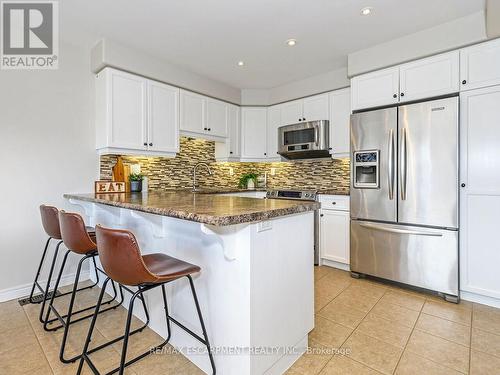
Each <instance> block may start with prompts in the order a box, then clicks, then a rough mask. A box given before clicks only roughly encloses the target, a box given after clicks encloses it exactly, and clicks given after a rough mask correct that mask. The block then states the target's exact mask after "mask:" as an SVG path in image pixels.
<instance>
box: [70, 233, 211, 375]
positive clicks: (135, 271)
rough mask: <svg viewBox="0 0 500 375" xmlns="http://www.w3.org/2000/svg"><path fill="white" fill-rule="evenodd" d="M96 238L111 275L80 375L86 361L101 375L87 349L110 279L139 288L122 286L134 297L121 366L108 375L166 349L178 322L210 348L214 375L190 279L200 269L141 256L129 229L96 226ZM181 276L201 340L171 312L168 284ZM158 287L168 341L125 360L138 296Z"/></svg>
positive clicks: (173, 260)
mask: <svg viewBox="0 0 500 375" xmlns="http://www.w3.org/2000/svg"><path fill="white" fill-rule="evenodd" d="M96 237H97V245H98V247H99V259H100V260H101V264H102V267H103V268H104V270H105V271H106V273H107V274H108V278H107V279H106V280H105V281H104V285H103V288H102V290H101V294H100V296H99V300H98V302H97V307H96V309H95V312H94V317H93V319H92V322H91V323H90V327H89V331H88V335H87V339H86V341H85V346H84V347H83V353H82V356H81V358H80V364H79V366H78V372H77V374H80V373H81V371H82V368H83V364H84V362H86V363H87V364H88V365H89V366H90V368H91V370H92V371H93V372H94V374H99V371H98V370H97V368H96V367H95V366H94V364H93V363H92V361H91V360H90V357H89V354H90V353H91V352H90V351H89V350H88V347H89V344H90V341H91V339H92V332H93V330H94V326H95V323H96V320H97V315H98V313H99V307H100V305H101V301H102V298H103V296H104V289H105V286H106V284H107V283H108V282H109V281H110V280H114V281H116V282H118V283H120V284H121V285H128V286H136V287H138V290H137V291H135V292H134V291H132V290H130V289H128V288H127V287H125V286H123V288H124V289H125V290H127V291H129V292H130V293H132V298H131V299H130V303H129V308H128V315H127V323H126V325H125V334H124V335H123V336H122V337H121V338H123V347H122V353H121V360H120V366H119V367H117V368H115V369H113V370H111V371H109V372H107V375H109V374H113V373H115V372H118V373H119V374H120V375H122V374H123V372H124V370H125V367H127V366H129V365H131V364H132V363H134V362H137V361H138V360H140V359H142V358H144V357H146V356H147V355H149V354H151V353H153V352H155V351H156V350H159V349H161V348H162V347H164V346H165V345H166V344H167V343H168V342H169V340H170V335H171V330H170V322H173V323H175V324H176V325H177V326H179V327H180V328H182V329H183V330H185V331H186V332H187V333H189V334H190V335H191V336H193V337H194V338H196V339H197V340H199V341H200V342H201V343H203V344H204V345H205V346H206V347H207V350H208V356H209V359H210V364H211V366H212V371H213V374H215V363H214V359H213V356H212V352H211V349H210V343H209V341H208V335H207V330H206V329H205V323H204V322H203V317H202V314H201V309H200V305H199V303H198V297H197V296H196V291H195V288H194V283H193V279H192V278H191V274H193V273H196V272H200V267H198V266H195V265H193V264H190V263H187V262H184V261H182V260H179V259H176V258H172V257H170V256H168V255H166V254H161V253H155V254H148V255H144V256H142V255H141V250H140V249H139V245H138V242H137V240H136V238H135V236H134V235H133V234H132V232H130V231H127V230H119V229H108V228H103V227H102V226H100V225H98V226H97V227H96ZM182 277H187V279H188V280H189V285H190V287H191V292H192V294H193V298H194V302H195V305H196V311H197V313H198V318H199V320H200V325H201V329H202V331H203V337H200V336H199V335H198V334H196V333H194V332H193V331H191V330H190V329H189V328H187V327H186V326H184V325H183V324H181V323H180V322H178V321H177V320H176V319H174V318H172V317H171V316H170V315H169V313H168V305H167V294H166V291H165V284H167V283H169V282H172V281H174V280H177V279H180V278H182ZM156 287H161V291H162V295H163V304H164V308H165V316H166V319H167V331H168V334H167V339H166V340H165V341H164V342H162V343H161V344H159V345H158V346H157V347H155V348H152V349H150V350H148V351H147V352H144V353H142V354H141V355H139V356H137V357H135V358H133V359H130V360H128V361H126V356H127V345H128V339H129V336H130V324H131V321H132V313H133V308H134V301H135V299H136V298H137V297H138V296H142V295H143V293H144V292H147V291H148V290H151V289H153V288H156Z"/></svg>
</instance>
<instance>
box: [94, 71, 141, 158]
mask: <svg viewBox="0 0 500 375" xmlns="http://www.w3.org/2000/svg"><path fill="white" fill-rule="evenodd" d="M101 79H102V80H103V82H104V81H107V86H108V87H107V89H108V90H107V92H106V94H107V95H106V98H105V101H103V102H101V103H97V105H98V106H100V105H102V104H103V103H107V104H108V110H109V113H108V115H109V117H108V121H109V123H108V125H109V127H108V129H107V130H108V137H109V138H108V142H106V141H105V142H103V143H104V144H105V145H106V146H109V147H116V148H126V149H136V150H137V149H145V148H147V136H146V131H147V125H146V80H144V79H143V78H142V77H137V76H135V75H133V74H128V73H124V72H121V71H118V70H106V71H105V72H101V73H100V74H99V75H98V80H101Z"/></svg>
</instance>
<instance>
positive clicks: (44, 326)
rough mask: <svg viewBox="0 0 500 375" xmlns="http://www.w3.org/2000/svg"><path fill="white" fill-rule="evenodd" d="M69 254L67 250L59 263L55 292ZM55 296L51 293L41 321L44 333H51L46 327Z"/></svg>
mask: <svg viewBox="0 0 500 375" xmlns="http://www.w3.org/2000/svg"><path fill="white" fill-rule="evenodd" d="M70 252H71V250H68V251H66V253H65V254H64V258H63V261H62V263H61V269H60V270H59V274H58V275H57V280H56V283H55V284H54V290H57V288H58V287H59V283H60V282H61V277H62V274H63V271H64V267H65V266H66V261H67V260H68V255H69V253H70ZM55 296H56V293H55V292H54V293H52V296H51V298H50V302H49V306H48V308H47V312H46V314H45V319H44V320H43V329H44V330H46V331H51V329H49V327H48V324H49V322H50V321H49V317H50V311H51V310H52V306H53V305H54V299H55Z"/></svg>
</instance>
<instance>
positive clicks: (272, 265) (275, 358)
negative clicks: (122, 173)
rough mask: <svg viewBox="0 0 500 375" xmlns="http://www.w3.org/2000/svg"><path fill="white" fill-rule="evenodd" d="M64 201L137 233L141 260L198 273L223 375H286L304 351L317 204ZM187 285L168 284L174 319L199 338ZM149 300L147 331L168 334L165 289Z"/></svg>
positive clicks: (174, 198)
mask: <svg viewBox="0 0 500 375" xmlns="http://www.w3.org/2000/svg"><path fill="white" fill-rule="evenodd" d="M65 198H67V199H68V200H69V201H70V202H71V203H73V204H75V205H78V206H81V207H82V208H83V210H84V213H85V215H86V216H87V217H86V219H87V220H88V223H89V225H93V226H94V225H97V224H102V225H103V226H107V227H113V228H123V229H129V230H131V231H132V232H133V233H134V234H135V235H136V237H137V240H138V241H139V244H140V247H141V249H142V251H143V253H144V254H147V253H152V252H164V253H166V254H168V255H170V256H173V257H176V258H179V259H182V260H185V261H187V262H190V263H193V264H196V265H198V266H200V267H201V270H202V271H201V272H200V273H199V274H198V275H195V277H194V282H195V285H196V288H197V292H198V298H199V300H200V304H201V308H202V311H203V315H204V319H205V324H206V326H207V331H208V334H209V338H210V341H211V345H212V348H213V350H214V357H215V363H216V366H217V373H218V374H242V375H244V374H249V375H250V374H252V375H254V374H282V373H283V372H284V371H285V370H286V369H287V368H288V367H290V366H291V364H292V363H293V362H294V361H295V360H296V359H297V358H298V357H300V356H301V355H302V353H303V352H304V351H305V350H306V348H307V335H308V333H309V332H310V331H311V330H312V328H313V326H314V303H313V302H314V301H313V299H314V295H313V289H314V287H313V280H314V275H313V241H314V210H316V209H318V208H319V203H317V202H305V201H291V200H279V199H261V198H260V199H259V198H246V197H238V196H227V195H224V194H202V193H192V192H187V191H164V192H149V193H148V194H141V193H126V194H125V193H123V194H66V195H65ZM90 274H91V275H93V273H92V272H91V273H90ZM188 288H189V285H188V281H187V280H184V279H183V280H179V281H177V282H175V283H172V284H167V291H168V298H169V307H170V310H171V315H172V316H173V317H174V318H176V319H178V320H179V321H180V322H181V323H183V324H184V325H186V326H187V327H188V328H190V329H192V330H193V331H195V332H197V333H200V331H201V330H200V328H199V322H198V318H197V315H196V311H195V308H194V304H193V300H192V296H191V294H190V292H189V289H188ZM155 292H157V293H155ZM146 302H147V305H148V309H149V311H150V315H151V323H150V327H151V328H152V329H153V330H154V331H156V332H157V333H158V334H160V335H161V336H163V337H166V324H165V317H164V313H163V310H162V303H161V294H160V292H159V291H154V290H153V291H151V292H150V293H149V295H147V296H146ZM127 303H128V300H127V299H126V300H125V302H124V306H126V304H127ZM134 311H137V312H138V317H139V318H141V319H144V317H143V316H141V315H140V312H141V309H140V308H138V309H137V310H135V309H134ZM172 328H173V330H172V338H171V341H170V342H171V344H172V345H173V346H174V347H175V348H177V349H178V350H179V351H181V352H182V353H183V354H184V355H185V356H186V357H188V358H189V359H190V360H191V361H192V362H193V363H195V364H196V365H197V366H198V367H199V368H201V369H202V370H203V371H205V372H206V373H210V363H209V360H208V356H207V355H206V354H203V351H204V346H203V345H202V344H200V343H199V342H198V341H196V340H195V339H193V338H192V337H191V336H189V335H188V334H187V333H185V332H184V331H183V330H181V329H178V327H176V326H175V325H173V326H172ZM165 360H168V358H165Z"/></svg>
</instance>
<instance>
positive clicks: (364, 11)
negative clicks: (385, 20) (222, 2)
mask: <svg viewBox="0 0 500 375" xmlns="http://www.w3.org/2000/svg"><path fill="white" fill-rule="evenodd" d="M372 11H373V8H372V7H364V8H363V9H361V11H360V13H361V15H362V16H367V15H369V14H370V13H371V12H372Z"/></svg>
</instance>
